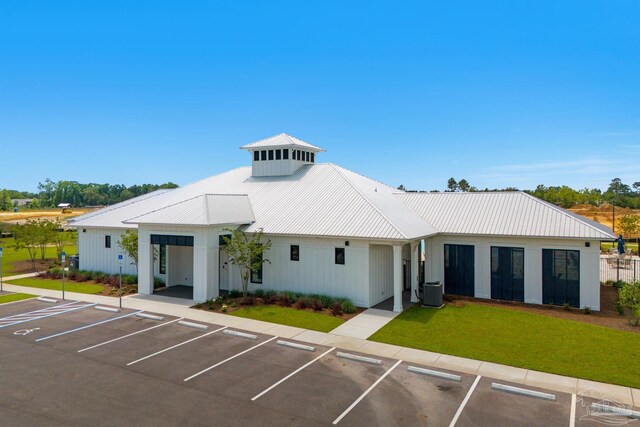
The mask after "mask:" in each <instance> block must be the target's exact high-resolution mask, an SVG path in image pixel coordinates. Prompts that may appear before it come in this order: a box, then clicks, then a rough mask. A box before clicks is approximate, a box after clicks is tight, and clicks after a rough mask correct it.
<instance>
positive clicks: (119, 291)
mask: <svg viewBox="0 0 640 427" xmlns="http://www.w3.org/2000/svg"><path fill="white" fill-rule="evenodd" d="M118 267H119V269H120V271H119V274H118V298H119V300H120V308H122V254H118Z"/></svg>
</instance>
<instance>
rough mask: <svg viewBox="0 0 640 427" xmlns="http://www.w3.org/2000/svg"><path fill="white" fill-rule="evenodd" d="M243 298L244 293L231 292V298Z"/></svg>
mask: <svg viewBox="0 0 640 427" xmlns="http://www.w3.org/2000/svg"><path fill="white" fill-rule="evenodd" d="M241 296H242V292H240V291H237V290H233V291H229V298H240V297H241Z"/></svg>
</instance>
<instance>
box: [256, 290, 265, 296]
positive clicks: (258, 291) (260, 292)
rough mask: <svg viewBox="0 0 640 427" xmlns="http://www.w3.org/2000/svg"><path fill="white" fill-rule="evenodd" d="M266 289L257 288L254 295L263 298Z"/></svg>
mask: <svg viewBox="0 0 640 427" xmlns="http://www.w3.org/2000/svg"><path fill="white" fill-rule="evenodd" d="M264 294H265V292H264V289H256V290H255V292H254V293H253V295H254V296H255V297H257V298H263V297H264Z"/></svg>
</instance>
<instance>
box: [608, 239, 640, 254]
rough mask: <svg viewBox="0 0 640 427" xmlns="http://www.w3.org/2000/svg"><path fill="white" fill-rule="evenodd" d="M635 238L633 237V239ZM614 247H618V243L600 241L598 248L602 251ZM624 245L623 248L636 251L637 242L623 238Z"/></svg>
mask: <svg viewBox="0 0 640 427" xmlns="http://www.w3.org/2000/svg"><path fill="white" fill-rule="evenodd" d="M634 240H635V239H634ZM613 247H615V248H616V249H617V248H618V244H617V243H615V246H614V243H613V242H600V250H603V251H608V250H609V249H611V248H613ZM624 247H625V249H631V250H632V251H633V252H634V253H636V254H637V253H638V244H637V243H635V242H628V241H626V240H625V242H624Z"/></svg>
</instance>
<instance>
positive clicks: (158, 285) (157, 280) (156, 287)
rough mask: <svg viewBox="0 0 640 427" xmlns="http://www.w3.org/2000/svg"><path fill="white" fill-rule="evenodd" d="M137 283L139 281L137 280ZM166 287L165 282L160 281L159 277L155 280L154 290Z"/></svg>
mask: <svg viewBox="0 0 640 427" xmlns="http://www.w3.org/2000/svg"><path fill="white" fill-rule="evenodd" d="M136 282H137V280H136ZM163 286H164V282H163V281H162V279H159V278H157V277H154V278H153V289H158V288H161V287H163Z"/></svg>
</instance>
